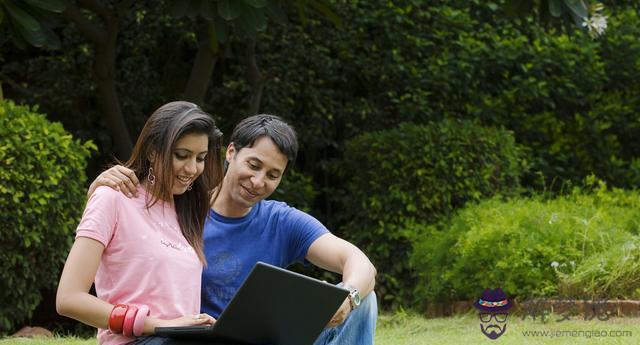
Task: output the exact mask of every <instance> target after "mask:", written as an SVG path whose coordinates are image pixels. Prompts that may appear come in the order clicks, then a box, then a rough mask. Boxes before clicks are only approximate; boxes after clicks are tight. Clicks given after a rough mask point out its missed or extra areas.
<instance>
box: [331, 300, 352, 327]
mask: <svg viewBox="0 0 640 345" xmlns="http://www.w3.org/2000/svg"><path fill="white" fill-rule="evenodd" d="M349 313H351V302H350V301H349V297H347V298H346V299H345V300H344V302H342V305H341V306H340V308H338V311H337V312H336V313H335V314H334V315H333V317H332V318H331V320H330V321H329V324H327V327H336V326H338V325H340V324H341V323H343V322H344V320H346V319H347V316H349Z"/></svg>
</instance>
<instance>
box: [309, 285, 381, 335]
mask: <svg viewBox="0 0 640 345" xmlns="http://www.w3.org/2000/svg"><path fill="white" fill-rule="evenodd" d="M377 319H378V300H377V299H376V294H375V293H374V292H373V291H372V292H371V293H370V294H369V295H367V297H365V298H364V299H363V300H362V303H360V306H359V307H358V308H357V309H356V310H354V311H353V312H351V314H349V316H348V317H347V319H346V320H345V321H344V322H343V323H342V324H340V325H338V326H336V327H333V328H325V329H324V331H322V333H320V336H319V337H318V339H316V342H315V343H313V345H372V344H373V338H375V335H376V320H377Z"/></svg>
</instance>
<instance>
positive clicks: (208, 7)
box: [198, 1, 218, 20]
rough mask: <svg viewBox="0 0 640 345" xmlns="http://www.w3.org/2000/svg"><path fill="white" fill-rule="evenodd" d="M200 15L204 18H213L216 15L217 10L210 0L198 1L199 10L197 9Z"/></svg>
mask: <svg viewBox="0 0 640 345" xmlns="http://www.w3.org/2000/svg"><path fill="white" fill-rule="evenodd" d="M198 12H199V14H200V16H201V17H203V18H204V19H206V20H215V18H216V17H217V14H218V12H217V10H216V7H215V6H214V3H213V2H212V1H202V2H200V10H199V11H198Z"/></svg>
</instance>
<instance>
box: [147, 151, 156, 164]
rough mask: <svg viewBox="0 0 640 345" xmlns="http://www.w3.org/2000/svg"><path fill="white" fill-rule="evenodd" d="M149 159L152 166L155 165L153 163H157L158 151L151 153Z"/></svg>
mask: <svg viewBox="0 0 640 345" xmlns="http://www.w3.org/2000/svg"><path fill="white" fill-rule="evenodd" d="M147 159H148V160H149V162H151V165H153V163H154V162H155V161H156V151H151V152H149V155H148V156H147Z"/></svg>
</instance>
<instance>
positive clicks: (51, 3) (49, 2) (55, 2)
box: [24, 0, 68, 13]
mask: <svg viewBox="0 0 640 345" xmlns="http://www.w3.org/2000/svg"><path fill="white" fill-rule="evenodd" d="M24 1H25V2H27V3H29V4H30V5H31V6H34V7H38V8H41V9H43V10H47V11H49V12H54V13H62V11H64V10H65V9H66V8H67V5H68V3H67V1H66V0H24Z"/></svg>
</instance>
